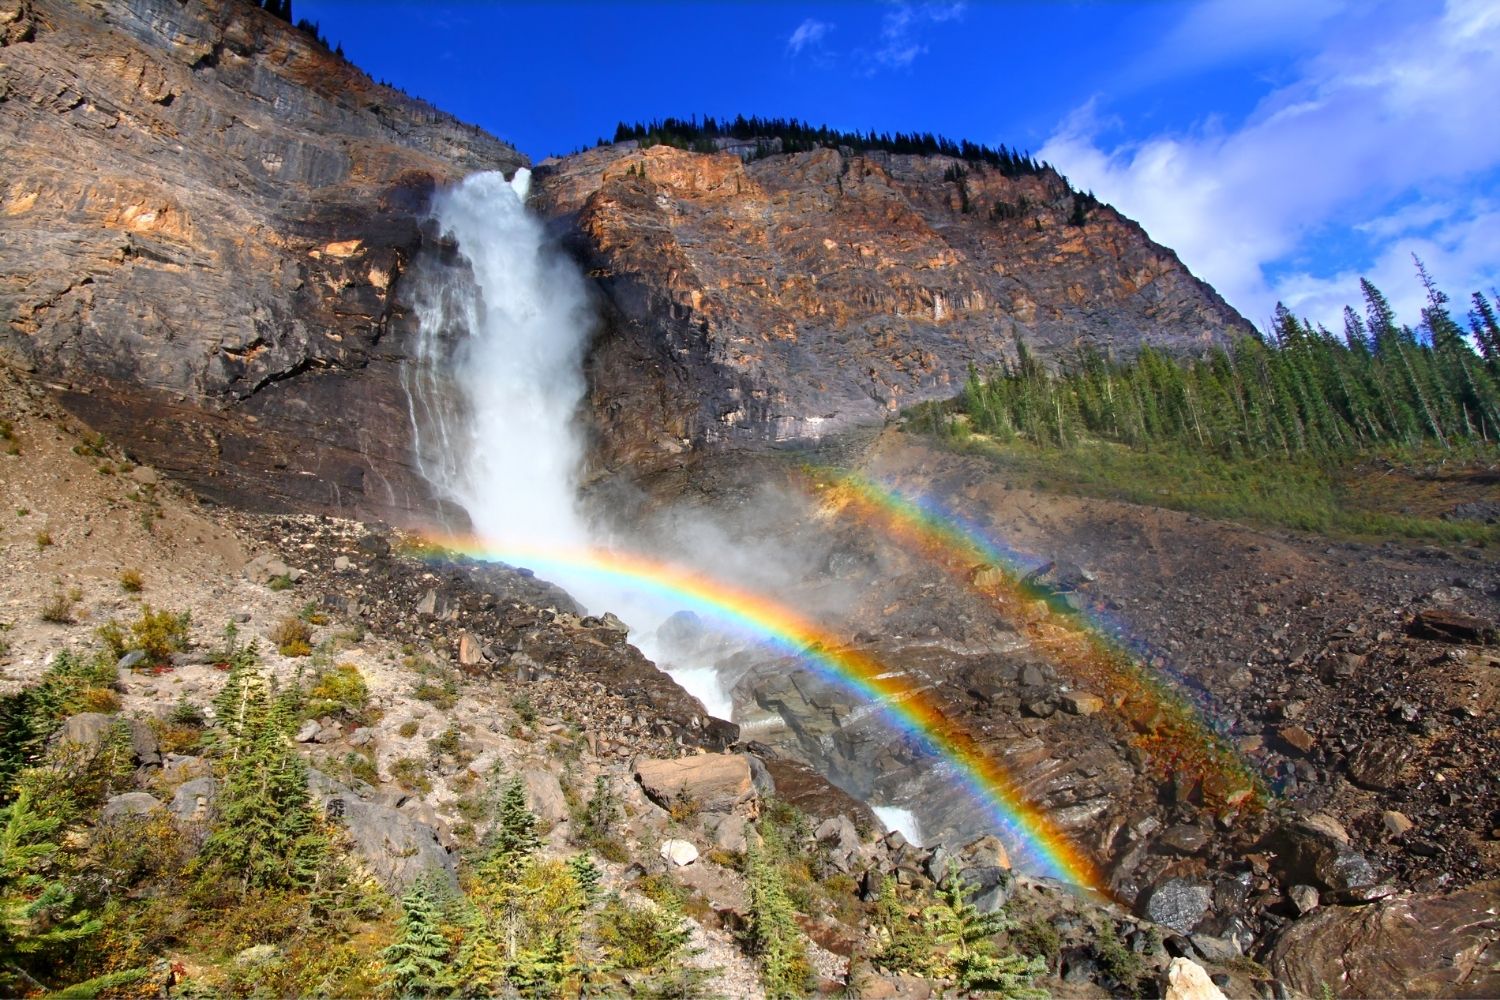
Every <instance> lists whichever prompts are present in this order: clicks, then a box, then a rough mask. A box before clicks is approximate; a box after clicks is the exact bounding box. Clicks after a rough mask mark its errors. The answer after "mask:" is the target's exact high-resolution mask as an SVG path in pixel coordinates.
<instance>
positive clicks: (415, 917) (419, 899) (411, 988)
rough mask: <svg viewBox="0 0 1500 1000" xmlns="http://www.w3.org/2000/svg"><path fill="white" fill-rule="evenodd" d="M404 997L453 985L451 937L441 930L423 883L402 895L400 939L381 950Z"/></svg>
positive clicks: (398, 935)
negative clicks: (449, 941) (445, 935)
mask: <svg viewBox="0 0 1500 1000" xmlns="http://www.w3.org/2000/svg"><path fill="white" fill-rule="evenodd" d="M381 958H382V959H384V961H385V965H386V969H387V971H388V972H389V974H390V977H391V979H392V981H393V983H394V985H395V988H396V995H397V996H401V997H415V996H425V995H427V994H430V993H434V992H436V991H438V990H439V989H441V988H443V987H445V986H448V985H450V983H449V981H448V965H447V959H448V939H447V938H445V937H443V935H442V932H441V931H440V930H438V921H437V910H436V908H435V907H434V906H433V904H432V900H431V898H430V897H429V896H428V894H427V892H426V891H425V890H424V889H423V888H422V887H421V886H419V885H416V886H413V887H412V888H411V889H409V890H407V892H406V895H405V896H402V897H401V922H400V923H399V924H398V925H397V936H396V940H395V941H394V942H393V943H392V944H391V946H390V947H388V948H386V949H385V951H383V952H381Z"/></svg>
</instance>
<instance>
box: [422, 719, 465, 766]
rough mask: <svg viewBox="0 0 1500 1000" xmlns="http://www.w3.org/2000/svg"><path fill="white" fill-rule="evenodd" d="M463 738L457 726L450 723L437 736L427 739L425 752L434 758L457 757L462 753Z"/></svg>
mask: <svg viewBox="0 0 1500 1000" xmlns="http://www.w3.org/2000/svg"><path fill="white" fill-rule="evenodd" d="M463 747H464V738H463V733H461V732H459V731H458V727H457V726H455V725H452V724H450V725H449V726H448V728H447V729H444V730H443V731H442V732H441V733H439V734H438V735H437V736H434V737H433V738H432V739H430V740H428V741H427V752H428V753H429V754H430V755H431V756H432V758H433V759H434V760H436V759H438V758H440V757H453V758H455V759H458V758H460V757H461V756H462V754H463Z"/></svg>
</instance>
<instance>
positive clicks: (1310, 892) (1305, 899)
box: [1286, 885, 1321, 914]
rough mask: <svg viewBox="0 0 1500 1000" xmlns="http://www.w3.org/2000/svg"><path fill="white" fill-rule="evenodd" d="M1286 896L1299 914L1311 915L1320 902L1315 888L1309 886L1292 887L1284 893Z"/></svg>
mask: <svg viewBox="0 0 1500 1000" xmlns="http://www.w3.org/2000/svg"><path fill="white" fill-rule="evenodd" d="M1286 894H1287V897H1288V898H1289V899H1290V900H1291V901H1292V905H1293V906H1295V907H1296V908H1297V912H1298V913H1299V914H1308V913H1311V912H1312V911H1313V910H1316V909H1317V908H1318V904H1319V903H1320V902H1321V900H1320V899H1319V898H1318V890H1317V888H1316V887H1314V886H1310V885H1294V886H1292V887H1291V888H1290V889H1288V890H1287V891H1286Z"/></svg>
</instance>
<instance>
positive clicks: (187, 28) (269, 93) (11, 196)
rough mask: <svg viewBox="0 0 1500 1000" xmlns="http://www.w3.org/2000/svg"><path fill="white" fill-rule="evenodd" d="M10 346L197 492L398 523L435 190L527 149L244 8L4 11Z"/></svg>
mask: <svg viewBox="0 0 1500 1000" xmlns="http://www.w3.org/2000/svg"><path fill="white" fill-rule="evenodd" d="M0 42H3V44H4V55H3V59H0V147H3V148H4V160H5V164H6V170H5V176H4V177H3V178H0V314H3V318H4V321H5V324H4V326H3V328H0V344H3V346H4V349H5V350H6V351H7V352H9V353H11V354H12V355H13V356H16V357H18V358H19V359H20V360H21V361H22V362H23V363H25V364H27V365H28V366H30V367H33V368H35V369H37V370H38V371H39V372H40V373H41V374H42V375H43V376H45V377H46V378H48V379H49V380H51V381H53V382H54V383H56V387H57V388H59V389H60V390H61V391H62V395H63V397H64V399H65V401H66V402H67V403H68V405H69V406H70V407H71V408H73V409H74V410H75V411H77V412H79V413H81V414H82V415H83V416H85V417H86V418H87V419H88V420H90V422H92V423H94V424H95V425H96V426H98V427H99V428H101V429H102V430H103V431H105V432H106V433H107V434H109V435H110V436H112V437H114V438H116V439H117V440H119V441H120V442H122V443H123V444H125V445H126V446H127V447H129V448H130V449H131V450H132V451H133V452H135V453H137V454H138V455H140V457H141V458H143V459H144V460H145V461H148V462H150V463H152V464H153V465H156V466H158V467H160V468H162V469H164V470H166V471H169V472H172V473H175V474H177V475H178V476H180V477H182V478H185V479H187V480H188V481H189V482H191V483H192V484H193V485H194V486H195V487H197V488H198V489H199V490H200V491H202V492H204V493H206V494H208V495H210V496H219V497H224V498H229V499H233V500H235V501H237V502H239V503H242V504H252V505H256V506H261V507H303V508H306V507H313V508H319V507H324V508H326V507H336V508H340V507H341V508H344V509H346V510H349V511H353V512H358V513H362V514H368V515H374V516H388V515H390V514H391V513H392V512H397V513H399V512H402V511H406V510H410V509H413V508H420V507H422V506H424V505H425V504H427V503H428V499H427V491H426V489H425V487H424V486H423V484H422V483H421V481H420V478H419V477H418V476H417V475H416V473H415V471H414V470H413V469H412V468H411V457H410V441H409V437H410V434H409V429H408V422H409V418H408V416H407V402H406V397H405V394H404V393H403V391H402V389H401V382H400V371H399V363H400V361H401V359H402V357H403V350H402V347H403V345H402V341H403V339H404V338H403V336H402V332H403V329H404V324H403V319H404V316H403V312H402V310H401V308H400V307H399V306H398V305H397V304H396V301H395V290H396V288H397V286H398V285H399V282H400V279H401V276H402V273H403V270H404V267H405V265H406V263H407V261H408V260H410V258H411V256H412V255H413V254H414V253H415V251H416V248H417V247H418V245H419V244H420V241H421V234H420V231H419V220H420V219H421V218H422V217H423V216H424V215H425V210H426V205H427V202H428V199H429V196H430V193H431V191H432V189H433V187H434V186H435V185H438V184H443V183H447V182H449V181H452V180H455V179H457V178H459V177H462V176H463V175H465V174H467V173H470V172H472V171H476V170H486V169H491V170H493V169H499V170H504V171H507V172H509V171H512V170H514V169H515V168H516V167H518V166H520V165H522V164H523V163H524V162H525V158H524V157H522V156H521V155H520V154H518V153H517V152H516V151H515V150H514V149H512V148H511V147H509V146H507V145H505V144H504V143H501V142H499V141H498V140H496V139H494V138H492V137H490V136H489V135H487V134H485V133H483V132H479V131H477V130H476V129H474V128H472V127H470V126H467V125H464V124H462V123H460V122H458V121H456V120H455V119H453V118H451V117H449V116H447V115H444V114H442V113H440V112H438V111H437V110H435V109H434V108H432V107H430V106H429V105H426V104H424V103H422V102H419V101H415V100H412V99H410V98H407V97H405V96H404V95H402V94H399V93H397V92H395V91H392V90H390V89H389V88H387V87H383V86H377V85H375V84H374V83H373V82H372V81H371V80H370V79H369V78H368V77H366V76H364V75H363V74H362V73H360V72H359V71H358V70H356V69H354V68H353V67H351V66H350V65H349V64H348V63H346V62H345V61H344V60H343V59H342V58H339V57H337V56H334V55H333V54H331V53H329V52H327V51H326V50H324V49H323V48H322V47H321V46H320V45H318V44H317V43H316V42H315V41H314V40H313V39H312V38H311V37H309V36H308V35H307V34H305V33H304V32H301V31H298V30H295V29H293V28H291V27H290V26H288V25H286V24H284V23H282V22H280V21H278V20H276V19H275V18H272V17H271V16H270V15H268V14H266V13H265V12H264V11H261V10H259V9H257V8H255V7H254V6H253V5H251V4H248V3H243V2H239V0H188V2H186V3H183V2H174V0H117V2H110V3H103V2H75V0H0Z"/></svg>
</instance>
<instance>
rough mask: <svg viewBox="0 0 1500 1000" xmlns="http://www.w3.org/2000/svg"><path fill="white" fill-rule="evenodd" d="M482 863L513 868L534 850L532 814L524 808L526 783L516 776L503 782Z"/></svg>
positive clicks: (534, 822) (534, 823)
mask: <svg viewBox="0 0 1500 1000" xmlns="http://www.w3.org/2000/svg"><path fill="white" fill-rule="evenodd" d="M488 846H489V850H488V857H487V858H486V862H485V863H486V865H487V866H489V867H499V868H504V869H508V870H511V871H514V870H516V869H518V868H520V867H521V866H522V865H523V864H525V862H526V861H527V860H529V859H530V858H531V856H532V855H533V854H535V853H536V851H537V849H538V848H539V847H540V846H541V840H540V839H539V838H538V837H537V833H536V816H535V815H534V814H533V813H532V811H531V810H530V809H528V808H527V807H526V784H525V782H523V781H522V780H521V776H520V775H516V776H515V777H513V778H511V780H510V781H509V782H508V783H507V784H506V786H505V791H504V792H503V793H502V794H501V796H500V806H499V809H498V810H497V813H496V816H495V829H494V831H493V832H492V833H491V834H490V842H489V845H488Z"/></svg>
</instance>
